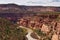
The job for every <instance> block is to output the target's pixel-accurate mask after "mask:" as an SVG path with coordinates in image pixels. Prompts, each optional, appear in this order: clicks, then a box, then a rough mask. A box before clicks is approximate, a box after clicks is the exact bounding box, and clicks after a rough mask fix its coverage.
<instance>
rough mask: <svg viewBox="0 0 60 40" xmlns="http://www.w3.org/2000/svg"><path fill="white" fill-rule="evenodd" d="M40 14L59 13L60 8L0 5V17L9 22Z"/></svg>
mask: <svg viewBox="0 0 60 40" xmlns="http://www.w3.org/2000/svg"><path fill="white" fill-rule="evenodd" d="M40 12H60V7H43V6H23V5H20V6H19V5H16V4H0V17H3V18H7V19H9V20H11V21H17V19H19V18H21V17H25V16H31V17H33V16H34V15H36V14H37V13H39V14H40ZM39 14H38V15H39ZM39 16H45V15H39ZM47 16H48V15H47ZM54 17H55V16H54Z"/></svg>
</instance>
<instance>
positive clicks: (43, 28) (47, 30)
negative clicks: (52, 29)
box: [41, 24, 49, 33]
mask: <svg viewBox="0 0 60 40" xmlns="http://www.w3.org/2000/svg"><path fill="white" fill-rule="evenodd" d="M41 31H43V32H45V33H48V32H49V29H48V26H47V25H45V24H43V25H42V28H41Z"/></svg>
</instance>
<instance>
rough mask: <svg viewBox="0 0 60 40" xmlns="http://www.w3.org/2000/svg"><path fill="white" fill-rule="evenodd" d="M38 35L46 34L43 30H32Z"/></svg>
mask: <svg viewBox="0 0 60 40" xmlns="http://www.w3.org/2000/svg"><path fill="white" fill-rule="evenodd" d="M34 31H35V32H36V33H37V34H38V35H39V36H42V37H43V36H46V34H45V33H44V32H42V31H41V30H40V29H35V30H34Z"/></svg>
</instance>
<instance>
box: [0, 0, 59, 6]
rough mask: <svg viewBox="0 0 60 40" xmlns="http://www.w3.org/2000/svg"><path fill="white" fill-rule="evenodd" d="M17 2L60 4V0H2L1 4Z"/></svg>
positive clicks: (24, 3) (46, 4)
mask: <svg viewBox="0 0 60 40" xmlns="http://www.w3.org/2000/svg"><path fill="white" fill-rule="evenodd" d="M7 3H15V4H19V5H28V6H29V5H32V6H33V5H40V6H60V0H0V4H7Z"/></svg>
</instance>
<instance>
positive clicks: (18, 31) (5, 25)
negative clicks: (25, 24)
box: [0, 18, 27, 40]
mask: <svg viewBox="0 0 60 40" xmlns="http://www.w3.org/2000/svg"><path fill="white" fill-rule="evenodd" d="M17 27H18V25H17V24H13V23H12V22H10V21H8V20H6V19H4V18H0V40H25V39H27V38H26V37H25V35H26V33H27V32H26V29H23V28H17Z"/></svg>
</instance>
